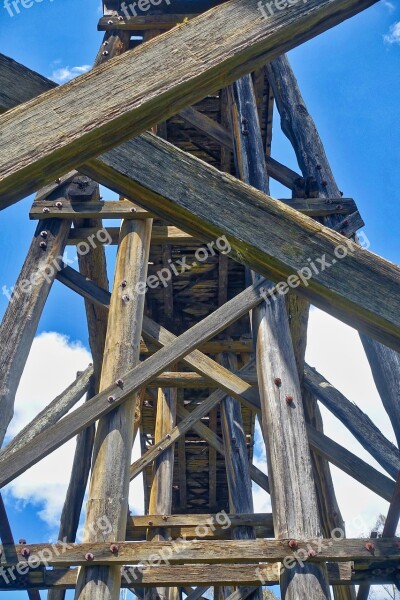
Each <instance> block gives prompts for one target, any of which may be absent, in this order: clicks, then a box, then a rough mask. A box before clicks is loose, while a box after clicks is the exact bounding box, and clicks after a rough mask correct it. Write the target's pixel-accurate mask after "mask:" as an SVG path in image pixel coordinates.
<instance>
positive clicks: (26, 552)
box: [21, 548, 30, 558]
mask: <svg viewBox="0 0 400 600" xmlns="http://www.w3.org/2000/svg"><path fill="white" fill-rule="evenodd" d="M21 554H22V556H23V557H24V558H28V556H29V555H30V551H29V549H28V548H22V550H21Z"/></svg>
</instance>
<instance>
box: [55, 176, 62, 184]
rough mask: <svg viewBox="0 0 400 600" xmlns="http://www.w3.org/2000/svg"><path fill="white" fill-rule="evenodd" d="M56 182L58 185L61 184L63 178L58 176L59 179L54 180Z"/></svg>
mask: <svg viewBox="0 0 400 600" xmlns="http://www.w3.org/2000/svg"><path fill="white" fill-rule="evenodd" d="M54 183H56V184H57V185H60V183H61V179H60V178H59V177H57V179H56V180H55V181H54Z"/></svg>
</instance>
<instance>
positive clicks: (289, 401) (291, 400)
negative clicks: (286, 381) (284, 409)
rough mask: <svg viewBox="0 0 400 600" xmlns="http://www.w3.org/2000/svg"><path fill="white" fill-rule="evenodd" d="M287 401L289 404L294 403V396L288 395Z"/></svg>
mask: <svg viewBox="0 0 400 600" xmlns="http://www.w3.org/2000/svg"><path fill="white" fill-rule="evenodd" d="M286 402H287V403H288V404H292V402H293V396H286Z"/></svg>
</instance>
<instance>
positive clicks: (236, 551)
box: [2, 538, 400, 566]
mask: <svg viewBox="0 0 400 600" xmlns="http://www.w3.org/2000/svg"><path fill="white" fill-rule="evenodd" d="M295 541H296V545H297V548H295V549H292V548H290V546H289V539H284V540H278V539H277V540H222V541H216V540H207V541H198V540H191V541H188V542H185V543H183V544H181V545H179V548H178V549H176V544H175V542H173V541H172V542H167V541H163V542H123V541H118V552H116V553H112V552H111V551H110V543H109V542H96V543H82V544H68V548H65V547H63V546H62V545H59V548H57V549H58V550H59V555H57V553H56V552H55V551H54V548H53V546H52V545H51V544H24V545H21V544H16V545H15V546H13V548H15V551H16V554H17V560H19V562H20V563H25V564H26V562H27V561H26V560H24V559H23V556H22V554H21V551H22V550H23V549H24V548H27V549H28V550H29V553H30V557H31V558H30V560H32V559H33V557H35V558H36V557H37V560H38V561H40V564H43V563H45V562H47V563H48V566H73V565H76V566H87V559H86V558H85V556H86V554H87V553H88V552H90V553H91V554H93V560H92V561H91V563H92V565H99V566H101V565H105V566H108V565H124V564H131V565H135V564H141V563H142V562H148V561H150V562H151V560H152V559H151V557H152V556H153V557H154V555H155V554H156V555H157V554H160V553H161V556H164V555H165V553H167V552H168V551H170V553H171V556H169V557H168V561H169V562H170V563H171V564H180V563H187V564H189V563H190V564H199V563H210V564H225V563H228V564H229V563H248V562H267V563H274V562H277V561H283V560H284V559H285V558H286V557H289V558H294V559H295V557H296V556H298V557H302V556H303V558H304V563H305V564H307V563H310V564H311V563H313V564H314V563H324V562H326V561H340V562H343V561H344V562H346V561H349V560H354V561H356V560H360V561H370V560H371V556H372V557H373V558H372V560H373V561H374V562H377V563H379V562H385V561H389V560H393V561H398V560H400V548H399V546H398V540H397V538H380V539H372V540H370V539H359V538H357V539H338V540H336V539H324V538H310V539H308V538H306V539H302V540H298V539H296V540H295ZM369 544H372V548H373V552H371V549H370V548H371V547H370V546H369ZM56 547H57V546H56ZM3 549H4V552H3V555H5V556H7V554H9V552H8V551H9V550H10V548H8V547H7V546H3ZM44 550H47V553H48V554H50V556H51V557H50V558H49V559H47V558H46V553H45V554H43V551H44ZM310 550H313V551H314V552H315V555H314V556H308V553H309V551H310ZM163 552H164V555H163V554H162V553H163ZM48 554H47V555H48ZM306 557H307V558H306ZM13 564H16V563H15V559H13V560H11V561H10V560H8V559H7V558H4V559H3V560H2V566H10V565H13Z"/></svg>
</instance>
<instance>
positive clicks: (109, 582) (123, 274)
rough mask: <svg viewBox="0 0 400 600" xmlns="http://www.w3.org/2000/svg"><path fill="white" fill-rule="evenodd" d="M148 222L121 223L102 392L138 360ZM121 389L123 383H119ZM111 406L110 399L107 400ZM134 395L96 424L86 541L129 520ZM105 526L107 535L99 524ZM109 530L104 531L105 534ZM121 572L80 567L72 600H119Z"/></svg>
mask: <svg viewBox="0 0 400 600" xmlns="http://www.w3.org/2000/svg"><path fill="white" fill-rule="evenodd" d="M151 229H152V221H151V219H145V220H141V221H139V220H138V221H135V220H131V221H125V222H124V223H123V224H122V228H121V234H120V243H119V248H118V255H117V263H116V269H115V279H114V287H113V291H112V295H111V303H110V312H109V318H108V328H107V339H106V347H105V351H104V362H103V370H102V374H101V382H100V389H101V390H104V389H106V388H107V387H108V386H109V385H111V384H112V383H114V382H115V381H117V380H119V378H120V377H121V376H122V374H123V373H124V372H126V371H127V370H129V369H130V368H132V365H135V364H137V363H138V361H139V352H140V338H141V330H142V321H143V309H144V298H145V296H144V293H143V287H145V285H144V284H145V281H146V277H147V267H148V258H149V249H150V240H151ZM119 385H121V386H123V381H122V380H121V381H119ZM109 401H110V402H112V397H110V399H109ZM135 406H136V395H133V397H132V398H131V399H130V400H127V401H126V402H124V403H123V404H122V405H121V406H119V407H118V408H116V409H115V410H114V411H111V413H109V414H108V415H107V416H106V417H104V418H102V419H100V421H99V423H98V426H97V431H96V439H95V446H94V452H93V467H92V476H91V482H90V491H89V499H88V503H87V515H86V524H85V531H84V541H87V542H97V541H105V540H106V541H110V542H114V541H118V540H123V539H125V535H126V522H127V515H128V495H129V467H130V459H131V452H132V443H133V423H134V416H135ZM104 522H107V523H109V528H108V529H109V533H107V534H106V533H105V531H104V528H103V527H101V528H100V525H101V523H104ZM106 531H107V529H106ZM120 583H121V572H120V568H119V567H117V566H116V567H114V566H113V567H84V568H82V569H81V570H80V573H79V577H78V582H77V587H76V593H75V598H76V599H78V598H79V600H89V599H92V598H93V597H96V599H98V600H117V599H118V595H119V590H120Z"/></svg>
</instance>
